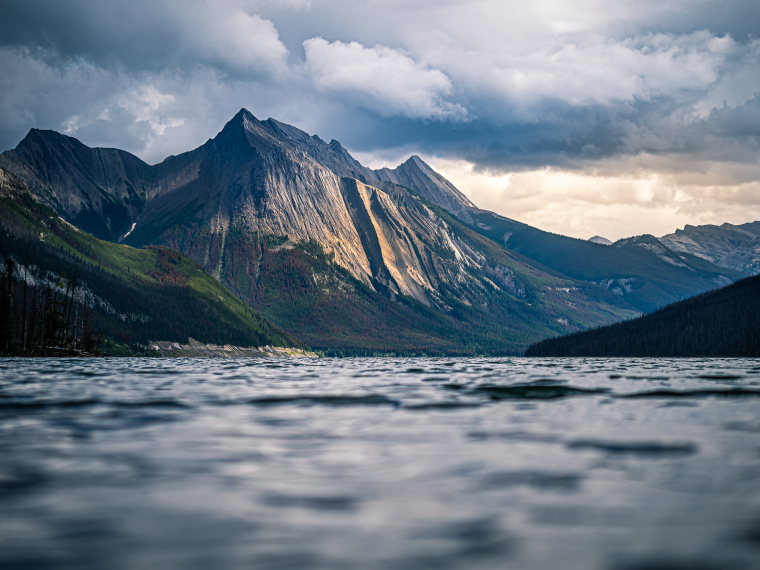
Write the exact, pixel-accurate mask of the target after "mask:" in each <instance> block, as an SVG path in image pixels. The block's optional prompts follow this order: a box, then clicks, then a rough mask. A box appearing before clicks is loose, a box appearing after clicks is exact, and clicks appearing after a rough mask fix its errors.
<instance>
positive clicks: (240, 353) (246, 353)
mask: <svg viewBox="0 0 760 570" xmlns="http://www.w3.org/2000/svg"><path fill="white" fill-rule="evenodd" d="M148 350H150V351H151V352H154V353H157V356H206V357H218V358H246V357H258V358H317V357H318V356H319V355H318V354H317V353H316V352H312V351H309V350H304V349H301V348H291V347H285V346H234V345H231V344H225V345H219V344H208V343H204V342H198V341H197V340H195V339H193V338H190V339H188V342H187V344H182V343H179V342H172V341H154V342H151V343H150V344H148Z"/></svg>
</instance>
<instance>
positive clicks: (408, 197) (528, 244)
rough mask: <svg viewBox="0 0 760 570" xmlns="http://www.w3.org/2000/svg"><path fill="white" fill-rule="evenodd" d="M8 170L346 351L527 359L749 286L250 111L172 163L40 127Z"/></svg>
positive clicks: (690, 259)
mask: <svg viewBox="0 0 760 570" xmlns="http://www.w3.org/2000/svg"><path fill="white" fill-rule="evenodd" d="M0 168H2V169H4V170H5V171H7V172H9V173H11V174H12V175H15V176H17V177H18V178H19V179H20V180H21V181H22V182H23V183H24V184H26V185H28V187H29V188H30V189H31V191H32V192H33V193H34V194H35V195H36V196H37V197H38V198H39V199H40V200H41V201H42V202H43V203H44V204H46V205H47V206H48V207H50V208H52V209H53V210H54V211H55V212H56V213H57V215H59V216H61V217H62V218H63V219H64V220H66V221H68V222H69V223H71V224H72V225H74V226H75V227H77V228H79V229H81V230H83V231H85V232H89V233H91V234H93V235H94V236H96V237H98V238H100V239H102V240H107V241H110V242H115V243H123V244H127V245H130V246H134V247H144V246H162V247H168V248H172V249H174V250H177V251H179V252H181V253H183V254H184V255H187V256H188V257H189V258H191V259H192V260H194V261H195V262H196V263H198V264H199V265H200V267H201V268H202V269H203V270H204V271H206V272H207V273H208V274H210V275H211V276H213V277H214V278H215V279H216V280H218V281H219V282H221V283H222V284H223V285H224V286H226V287H227V288H229V289H230V290H231V292H232V293H234V294H235V295H236V296H238V297H239V298H240V299H241V300H242V302H243V303H245V304H246V305H248V306H249V307H251V308H253V309H255V310H256V311H259V312H260V313H261V314H262V315H263V316H264V317H265V318H267V319H269V320H271V321H272V322H274V323H275V324H276V325H277V326H279V327H281V328H282V329H284V330H285V331H287V332H288V333H289V334H290V335H292V336H294V337H297V338H299V339H301V340H302V341H304V342H305V343H306V344H308V345H310V346H312V347H315V348H320V349H324V350H330V351H335V352H343V353H375V352H401V353H438V354H473V353H484V352H486V353H507V354H512V353H519V352H521V351H522V350H524V349H525V347H527V346H528V345H529V344H530V343H532V342H534V341H536V340H539V339H541V338H546V337H548V336H556V335H559V334H564V333H567V332H572V331H577V330H583V329H586V328H588V327H593V326H598V325H602V324H608V323H611V322H615V321H618V320H620V319H623V318H628V317H632V316H635V315H636V314H639V313H640V312H648V311H651V310H653V309H656V308H658V307H660V306H662V305H665V304H667V303H671V302H673V301H676V300H679V299H682V298H685V297H689V296H691V295H694V294H698V293H700V292H703V291H707V290H710V289H713V288H715V287H718V286H721V285H725V284H728V283H731V282H732V281H735V280H737V279H740V278H741V277H743V276H745V275H746V274H747V271H746V270H745V269H743V267H744V266H737V267H733V266H732V267H727V266H719V265H718V264H717V263H716V261H721V263H723V261H722V260H723V258H722V257H721V258H720V259H719V258H718V257H716V258H715V259H712V258H710V257H709V256H708V255H707V254H706V253H704V251H696V250H693V251H692V250H688V249H684V248H681V249H678V248H675V247H674V248H670V247H669V246H667V245H665V244H664V243H663V242H661V241H659V240H656V238H652V239H654V240H655V242H656V243H654V242H652V243H649V242H648V241H647V240H646V239H644V238H642V239H641V240H639V241H633V242H630V243H616V244H614V246H612V247H610V246H605V245H600V244H597V243H590V242H588V241H583V240H577V239H573V238H567V237H564V236H559V235H556V234H550V233H547V232H543V231H541V230H538V229H536V228H532V227H530V226H527V225H525V224H521V223H520V222H516V221H513V220H510V219H508V218H505V217H503V216H499V215H497V214H494V213H492V212H488V211H485V210H480V209H478V208H477V207H475V206H474V205H473V204H472V203H471V202H470V201H469V200H468V199H467V198H466V197H465V196H464V195H463V194H462V193H461V192H460V191H459V190H457V188H455V187H454V186H453V185H452V184H451V183H450V182H449V181H448V180H446V179H445V178H444V177H443V176H441V175H440V174H438V173H437V172H435V171H434V170H433V169H432V168H431V167H430V166H429V165H427V164H426V163H425V162H424V161H423V160H422V159H420V158H419V157H417V156H413V157H411V158H410V159H409V160H407V161H406V162H405V163H403V164H401V165H400V166H399V167H397V168H395V169H387V168H384V169H380V170H372V169H369V168H366V167H365V166H363V165H361V164H360V163H359V162H358V161H357V160H356V159H354V158H353V157H352V156H351V155H350V154H349V153H348V152H347V151H346V149H345V148H343V147H342V146H341V144H340V143H339V142H337V141H335V140H333V141H331V142H329V143H327V142H325V141H323V140H321V139H320V138H319V137H317V136H316V135H315V136H311V135H309V134H307V133H305V132H303V131H301V130H299V129H297V128H295V127H292V126H290V125H286V124H284V123H281V122H279V121H276V120H274V119H268V120H265V121H260V120H258V119H257V118H256V117H254V116H253V115H252V114H251V113H250V112H248V111H246V110H245V109H243V110H241V111H240V112H239V113H238V114H237V115H235V117H233V118H232V120H230V121H229V122H228V123H227V124H226V125H225V126H224V128H223V129H222V131H221V132H220V133H219V134H218V135H217V136H216V137H214V138H213V139H210V140H209V141H207V142H206V143H205V144H203V145H201V146H200V147H198V148H196V149H194V150H191V151H189V152H186V153H183V154H181V155H178V156H170V157H168V158H167V159H166V160H164V161H163V162H161V163H159V164H157V165H148V164H146V163H145V162H143V161H141V160H140V159H139V158H137V157H135V156H134V155H131V154H129V153H127V152H125V151H122V150H118V149H102V148H90V147H87V146H85V145H83V144H82V143H81V142H79V141H77V140H76V139H74V138H71V137H68V136H65V135H62V134H60V133H57V132H54V131H41V130H35V129H33V130H32V131H30V132H29V134H28V135H27V136H26V138H25V139H24V140H23V141H21V143H20V144H19V145H18V146H17V147H16V148H15V149H14V150H11V151H7V152H5V153H3V154H2V155H0ZM663 239H664V238H663ZM714 243H717V242H714ZM0 246H3V244H2V243H0ZM704 248H705V249H706V250H707V249H709V246H708V245H704ZM0 254H2V255H8V251H7V248H4V246H3V247H0ZM14 255H15V256H18V255H20V254H18V253H14ZM716 255H717V253H716ZM737 256H738V254H736V255H734V257H735V258H737ZM165 318H174V319H182V318H183V316H182V315H181V314H167V315H165ZM154 340H164V339H158V338H157V339H154Z"/></svg>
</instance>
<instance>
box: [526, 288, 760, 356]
mask: <svg viewBox="0 0 760 570" xmlns="http://www.w3.org/2000/svg"><path fill="white" fill-rule="evenodd" d="M526 356H760V276H754V277H748V278H746V279H743V280H741V281H737V282H736V283H733V284H732V285H728V286H726V287H723V288H722V289H718V290H715V291H710V292H708V293H703V294H702V295H698V296H696V297H692V298H690V299H686V300H684V301H680V302H678V303H674V304H672V305H669V306H667V307H664V308H663V309H660V310H659V311H656V312H654V313H652V314H651V315H645V316H643V317H639V318H637V319H633V320H630V321H626V322H623V323H619V324H616V325H610V326H607V327H603V328H599V329H594V330H590V331H585V332H580V333H575V334H572V335H568V336H564V337H560V338H554V339H549V340H544V341H542V342H539V343H537V344H534V345H532V346H531V347H529V348H528V350H527V352H526Z"/></svg>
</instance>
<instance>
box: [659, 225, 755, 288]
mask: <svg viewBox="0 0 760 570" xmlns="http://www.w3.org/2000/svg"><path fill="white" fill-rule="evenodd" d="M658 239H659V241H660V242H661V243H662V244H664V245H665V246H666V247H668V248H669V249H671V250H672V251H680V252H686V253H690V254H692V255H695V256H697V257H701V258H702V259H706V260H708V261H711V262H712V263H714V264H716V265H719V266H721V267H728V268H731V269H736V270H738V271H743V272H745V273H748V274H751V275H755V274H757V273H760V221H757V222H750V223H748V224H741V225H733V224H728V223H726V224H721V225H720V226H715V225H705V226H689V225H687V226H686V227H684V229H682V230H676V231H675V232H674V233H672V234H668V235H665V236H662V237H661V238H658Z"/></svg>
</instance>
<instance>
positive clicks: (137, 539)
mask: <svg viewBox="0 0 760 570" xmlns="http://www.w3.org/2000/svg"><path fill="white" fill-rule="evenodd" d="M0 567H3V568H55V569H64V570H66V569H74V568H76V569H77V570H80V569H93V570H94V569H97V570H101V569H109V570H110V569H117V570H118V569H140V570H142V569H162V570H167V569H180V568H181V569H204V570H206V569H222V568H224V569H238V568H240V569H243V568H245V569H251V568H252V569H259V568H261V569H291V568H293V569H310V568H318V569H325V570H328V569H329V570H342V569H346V570H349V569H350V570H354V569H357V570H365V569H366V570H375V569H410V570H412V569H413V570H417V569H426V568H430V569H433V568H435V569H449V568H451V569H466V570H478V569H503V568H516V569H522V568H525V569H537V570H549V569H558V570H559V569H562V570H567V569H576V568H577V569H583V570H593V569H597V568H599V569H614V570H618V569H620V570H635V569H673V570H675V569H689V570H699V569H712V568H716V569H717V568H731V569H742V568H746V569H750V568H760V360H758V359H727V360H720V359H709V360H694V359H681V360H677V359H673V360H669V359H589V358H586V359H526V358H514V359H504V358H500V359H491V358H471V359H421V358H415V359H403V358H376V359H318V360H310V359H304V360H257V359H241V360H215V359H118V358H114V359H82V360H80V359H3V360H0Z"/></svg>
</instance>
